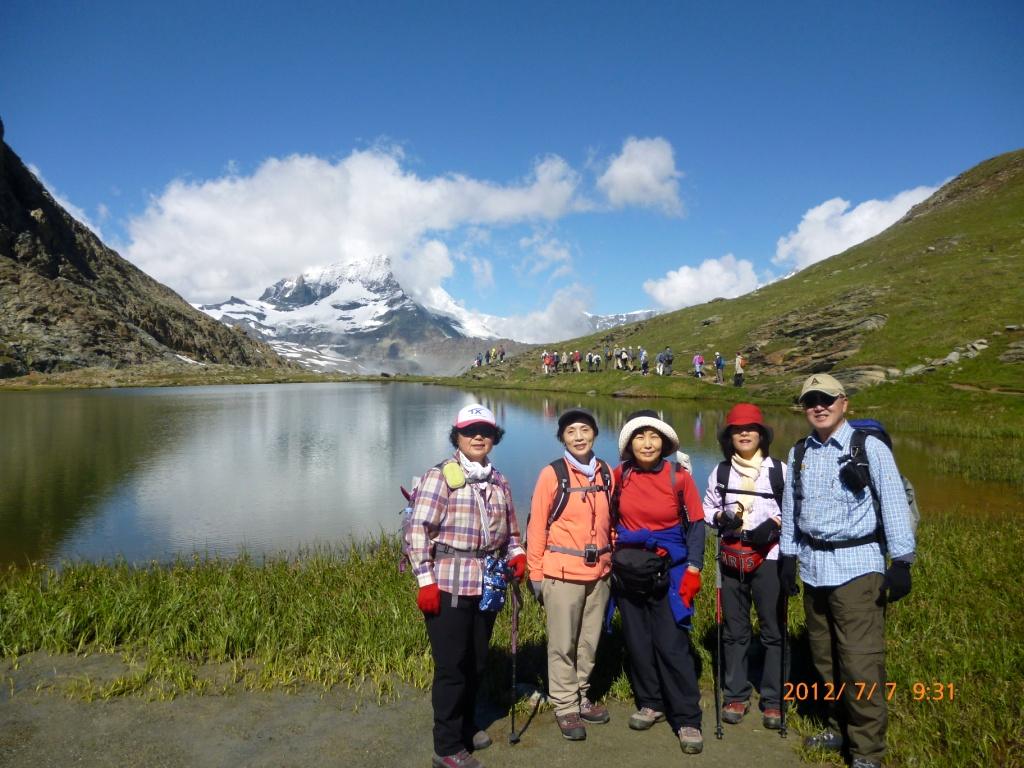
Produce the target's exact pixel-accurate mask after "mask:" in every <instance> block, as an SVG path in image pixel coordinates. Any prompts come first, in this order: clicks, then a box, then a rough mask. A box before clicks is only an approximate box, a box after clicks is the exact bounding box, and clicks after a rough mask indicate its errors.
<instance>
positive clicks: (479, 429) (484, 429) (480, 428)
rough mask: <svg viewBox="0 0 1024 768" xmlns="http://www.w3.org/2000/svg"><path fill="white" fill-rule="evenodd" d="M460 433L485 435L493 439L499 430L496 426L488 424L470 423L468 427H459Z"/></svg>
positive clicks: (471, 435)
mask: <svg viewBox="0 0 1024 768" xmlns="http://www.w3.org/2000/svg"><path fill="white" fill-rule="evenodd" d="M459 434H460V435H462V436H463V437H483V438H492V439H493V438H494V436H495V435H496V434H497V432H496V431H495V429H494V427H492V426H490V425H488V424H470V425H469V426H468V427H462V428H461V429H459Z"/></svg>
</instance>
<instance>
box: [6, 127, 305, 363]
mask: <svg viewBox="0 0 1024 768" xmlns="http://www.w3.org/2000/svg"><path fill="white" fill-rule="evenodd" d="M3 133H4V131H3V123H2V122H0V377H11V376H23V375H26V374H28V373H30V372H32V371H38V372H43V373H48V372H56V371H66V370H73V369H76V368H84V367H90V366H100V367H124V366H129V365H137V364H142V363H152V362H159V361H180V362H181V363H182V364H187V363H197V364H202V363H223V364H229V365H238V366H256V367H292V365H293V364H292V363H289V362H287V361H285V360H284V359H282V358H280V357H279V356H278V355H277V354H276V353H275V352H274V351H273V350H272V349H271V348H270V347H268V346H267V345H265V344H263V343H261V342H259V341H257V340H255V339H250V338H248V337H247V336H246V335H245V334H244V333H241V332H239V331H235V330H232V329H230V328H227V327H226V326H224V325H223V324H221V323H217V322H215V321H213V320H212V319H210V318H209V317H207V316H206V315H204V314H202V313H201V312H198V311H196V310H195V309H194V308H193V307H192V306H190V305H189V304H188V302H186V301H185V300H184V299H182V298H181V297H180V296H178V294H176V293H174V291H172V290H171V289H169V288H167V287H166V286H164V285H161V284H160V283H158V282H157V281H156V280H153V279H152V278H151V277H149V276H148V275H146V274H145V273H143V272H142V271H141V270H139V269H138V268H137V267H135V266H134V265H132V264H131V263H129V262H128V261H126V260H125V259H123V258H121V257H120V256H119V255H118V254H117V253H116V252H114V251H113V250H111V249H110V248H107V247H106V246H105V245H104V244H103V243H102V242H100V240H99V239H98V238H97V237H96V236H95V235H94V234H93V233H92V232H91V231H90V230H89V229H88V228H86V227H85V226H84V225H82V224H80V223H79V222H77V221H75V219H73V218H72V217H71V216H70V215H69V214H68V213H67V212H66V211H65V210H64V209H63V208H61V207H60V205H58V204H57V203H56V201H55V200H54V199H53V198H52V197H51V196H50V194H49V193H48V192H47V191H46V189H45V188H44V187H43V185H42V184H41V183H40V182H39V180H38V179H37V178H36V177H35V176H34V175H33V174H32V173H31V172H30V171H29V170H28V168H26V167H25V165H24V163H23V162H22V161H21V159H20V158H19V157H18V156H17V155H16V154H15V153H14V151H13V150H11V148H10V147H9V146H8V145H7V144H6V143H5V142H4V141H3Z"/></svg>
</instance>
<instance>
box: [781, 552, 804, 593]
mask: <svg viewBox="0 0 1024 768" xmlns="http://www.w3.org/2000/svg"><path fill="white" fill-rule="evenodd" d="M779 580H780V581H781V582H782V591H783V592H785V593H786V594H787V595H789V596H790V597H796V596H797V595H799V594H800V585H799V584H797V583H796V558H795V557H794V556H792V555H788V556H784V557H783V558H782V568H781V570H780V571H779Z"/></svg>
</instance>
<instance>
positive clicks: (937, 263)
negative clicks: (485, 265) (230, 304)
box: [466, 150, 1024, 397]
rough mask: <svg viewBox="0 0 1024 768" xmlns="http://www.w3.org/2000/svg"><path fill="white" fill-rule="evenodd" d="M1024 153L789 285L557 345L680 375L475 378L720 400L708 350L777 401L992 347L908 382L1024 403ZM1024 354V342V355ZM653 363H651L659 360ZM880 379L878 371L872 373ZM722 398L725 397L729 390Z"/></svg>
mask: <svg viewBox="0 0 1024 768" xmlns="http://www.w3.org/2000/svg"><path fill="white" fill-rule="evenodd" d="M1022 277H1024V150H1021V151H1017V152H1012V153H1009V154H1005V155H1001V156H999V157H995V158H993V159H991V160H988V161H986V162H984V163H981V164H980V165H978V166H977V167H975V168H973V169H971V170H969V171H967V172H966V173H963V174H962V175H960V176H958V177H957V178H956V179H954V180H952V181H950V182H949V183H948V184H946V185H945V186H943V187H942V188H941V189H940V190H939V191H938V192H936V194H935V195H933V196H932V197H931V198H929V199H928V200H926V201H925V202H924V203H921V204H920V205H918V206H916V207H915V208H914V209H912V210H911V211H910V212H909V213H908V214H907V215H906V216H905V217H904V218H903V219H902V220H901V221H899V222H897V223H896V224H894V225H893V226H892V227H890V228H889V229H887V230H886V231H885V232H883V233H881V234H880V235H877V236H876V237H874V238H872V239H870V240H868V241H866V242H864V243H861V244H860V245H857V246H855V247H854V248H851V249H849V250H847V251H845V252H844V253H841V254H839V255H837V256H833V257H832V258H829V259H826V260H824V261H821V262H819V263H818V264H815V265H813V266H812V267H809V268H807V269H804V270H802V271H800V272H798V273H796V274H794V275H792V276H790V277H788V278H786V279H784V280H780V281H778V282H775V283H773V284H771V285H768V286H765V287H763V288H761V289H759V290H757V291H754V292H752V293H750V294H747V295H745V296H742V297H740V298H737V299H730V300H713V301H710V302H709V303H707V304H701V305H698V306H694V307H688V308H686V309H683V310H680V311H677V312H672V313H670V314H666V315H662V316H659V317H657V318H654V319H652V320H648V321H645V322H641V323H636V324H633V325H629V326H622V327H620V328H615V329H612V330H611V331H608V332H604V333H600V334H595V335H592V336H587V337H583V338H579V339H573V340H570V341H565V342H559V343H558V344H557V345H556V346H557V348H558V349H568V350H574V349H579V350H580V351H581V352H582V351H584V350H598V349H600V350H603V349H604V348H605V347H606V346H615V345H633V346H634V347H635V346H637V345H638V344H639V345H642V346H643V347H645V348H646V349H648V350H652V357H653V354H654V352H656V351H657V350H658V349H663V348H664V347H665V346H666V345H668V346H671V347H672V349H673V351H674V352H675V355H676V365H675V376H673V377H672V378H671V379H667V380H658V379H657V377H647V378H645V379H641V377H639V376H638V375H627V374H623V373H622V372H615V371H611V372H605V373H602V374H601V375H600V376H597V375H593V376H586V375H584V376H579V377H573V376H556V377H551V376H544V375H543V373H542V372H541V366H540V359H539V355H538V352H537V350H533V351H531V352H527V353H524V354H523V355H520V356H518V357H516V358H513V359H512V360H511V362H510V363H506V365H505V366H503V367H495V368H492V369H484V370H480V369H473V370H471V371H470V372H469V373H467V374H466V378H472V379H476V380H477V381H478V382H479V383H484V382H485V381H486V380H487V379H491V381H490V382H488V383H490V384H492V385H496V386H507V385H511V386H516V387H517V388H524V387H525V388H537V389H552V388H554V389H566V390H579V391H589V390H593V391H597V392H603V393H609V394H622V395H627V394H639V395H651V396H683V397H686V396H698V395H699V394H703V395H710V394H712V393H710V392H708V390H707V387H708V385H709V382H710V381H711V380H712V379H713V376H712V378H711V379H704V380H703V381H700V382H698V381H697V380H695V379H693V378H691V377H688V376H687V374H688V373H689V361H690V359H691V358H692V356H693V354H694V351H696V350H700V351H701V352H702V353H703V355H704V357H705V359H706V360H708V361H711V360H713V358H714V353H715V351H720V352H722V354H723V355H724V356H725V358H726V360H727V361H728V363H729V366H728V367H727V369H726V374H727V379H731V374H732V359H733V357H734V356H735V353H737V352H739V353H741V354H742V355H743V356H744V358H745V359H746V360H747V361H748V367H747V376H746V384H747V387H746V388H745V389H746V391H747V392H748V394H749V393H750V392H759V393H761V394H762V395H763V396H766V397H771V396H773V395H776V396H781V395H783V394H784V393H786V392H791V391H792V389H793V387H794V386H795V385H796V384H797V383H798V382H799V381H800V380H801V379H802V378H803V377H804V376H806V375H807V374H809V373H811V372H820V371H829V372H831V373H832V374H833V375H836V376H837V377H838V378H840V379H841V380H844V381H846V382H847V383H848V384H850V385H851V389H860V388H863V387H864V386H865V382H867V381H869V380H870V379H871V378H872V377H873V378H874V379H875V380H890V381H891V380H893V379H896V378H898V377H900V376H901V375H902V373H903V372H905V371H906V370H907V369H909V368H911V367H912V366H915V365H927V364H928V363H929V362H931V361H936V360H941V359H943V358H946V356H947V355H949V353H950V352H952V351H954V350H956V349H960V350H965V348H966V345H967V344H968V343H970V342H974V341H977V340H981V339H984V340H986V341H987V342H988V345H989V346H988V348H987V349H984V350H982V351H981V352H980V353H978V356H977V357H976V358H974V359H964V360H962V361H961V362H960V363H959V364H956V365H945V366H939V367H937V368H936V369H935V370H934V371H927V372H924V373H921V374H918V375H916V376H913V377H909V378H907V379H906V380H907V381H911V380H914V381H921V382H941V383H942V384H943V385H949V384H954V385H960V386H965V387H978V388H980V389H983V390H995V391H1002V392H1018V393H1024V365H1022V362H1021V360H1022V359H1024V354H1022V351H1021V350H1020V349H1019V348H1012V347H1011V345H1012V344H1014V343H1015V342H1022V341H1024V331H1008V330H1007V326H1012V325H1020V326H1022V327H1024V282H1022V280H1021V278H1022ZM1022 346H1024V345H1022ZM652 367H653V361H652ZM869 374H870V375H869ZM719 393H720V394H719V395H718V396H723V395H725V393H724V392H722V391H721V390H719Z"/></svg>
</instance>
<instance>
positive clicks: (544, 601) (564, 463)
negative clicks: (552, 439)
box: [526, 408, 614, 741]
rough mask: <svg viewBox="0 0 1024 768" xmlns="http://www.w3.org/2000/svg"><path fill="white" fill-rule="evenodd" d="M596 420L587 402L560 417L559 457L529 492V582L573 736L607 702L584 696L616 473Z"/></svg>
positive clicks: (601, 602)
mask: <svg viewBox="0 0 1024 768" xmlns="http://www.w3.org/2000/svg"><path fill="white" fill-rule="evenodd" d="M597 432H598V430H597V420H596V419H595V418H594V414H592V413H591V412H590V411H588V410H586V409H585V408H570V409H569V410H567V411H566V412H565V413H563V414H562V415H561V416H559V418H558V434H557V437H558V440H559V441H560V442H561V443H562V444H563V445H564V446H565V453H564V455H563V457H562V458H561V459H558V460H557V461H556V462H553V463H552V464H550V465H548V466H546V467H544V469H542V470H541V473H540V477H538V478H537V486H536V488H535V489H534V492H533V502H532V504H531V507H530V519H529V523H528V527H527V535H526V541H527V545H526V559H527V564H528V565H529V568H530V589H531V591H532V592H533V594H534V596H535V597H536V598H537V600H538V601H539V602H540V603H541V605H543V606H544V607H545V610H546V613H547V630H548V696H549V698H550V699H551V702H552V703H553V704H554V705H555V719H556V721H557V722H558V727H559V728H560V729H561V731H562V735H563V736H564V737H565V738H566V739H568V740H570V741H582V740H583V739H585V738H586V737H587V731H586V725H585V724H587V723H590V724H599V723H607V722H608V720H609V719H610V715H609V714H608V710H607V709H606V708H605V707H602V706H598V705H597V704H594V703H593V702H592V701H591V700H590V698H589V691H590V674H591V672H592V671H593V669H594V660H595V657H596V655H597V644H598V641H599V640H600V637H601V631H602V627H603V623H604V617H605V611H606V610H607V608H608V599H609V597H610V595H611V591H610V587H609V576H610V573H611V498H612V491H613V482H614V481H613V479H612V474H611V470H610V468H609V466H608V464H607V463H606V462H603V461H601V460H600V459H598V458H597V457H596V456H595V455H594V440H595V438H596V437H597Z"/></svg>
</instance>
